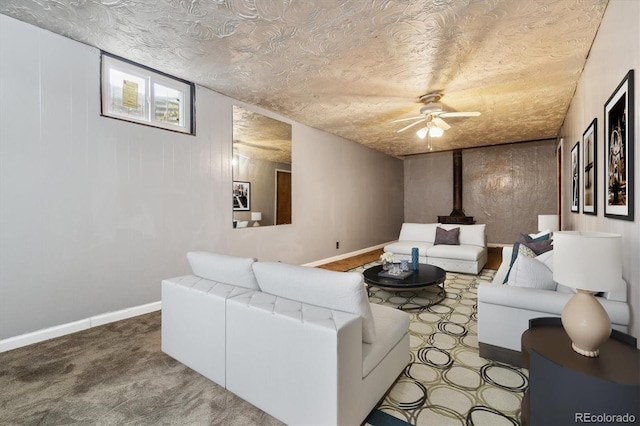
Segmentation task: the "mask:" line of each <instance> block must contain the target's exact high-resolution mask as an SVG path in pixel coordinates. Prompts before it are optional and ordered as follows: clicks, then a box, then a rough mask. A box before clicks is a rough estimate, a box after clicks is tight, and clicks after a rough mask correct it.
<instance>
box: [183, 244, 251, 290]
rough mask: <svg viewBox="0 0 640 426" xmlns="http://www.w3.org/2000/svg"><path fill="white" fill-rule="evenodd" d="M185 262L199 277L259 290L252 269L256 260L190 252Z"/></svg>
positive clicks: (203, 252)
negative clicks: (187, 262)
mask: <svg viewBox="0 0 640 426" xmlns="http://www.w3.org/2000/svg"><path fill="white" fill-rule="evenodd" d="M187 260H188V261H189V264H190V265H191V269H192V270H193V274H194V275H197V276H199V277H202V278H206V279H208V280H211V281H217V282H220V283H225V284H231V285H236V286H239V287H244V288H249V289H252V290H258V289H259V288H260V287H258V282H257V281H256V277H255V275H254V273H253V268H252V265H253V263H254V262H255V261H256V259H253V258H249V257H236V256H227V255H223V254H216V253H209V252H205V251H190V252H188V253H187Z"/></svg>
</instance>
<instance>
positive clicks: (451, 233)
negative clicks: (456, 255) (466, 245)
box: [433, 226, 460, 246]
mask: <svg viewBox="0 0 640 426" xmlns="http://www.w3.org/2000/svg"><path fill="white" fill-rule="evenodd" d="M438 244H446V245H450V246H459V245H460V228H453V229H450V230H448V231H447V230H446V229H444V228H441V227H439V226H438V227H437V228H436V240H435V241H434V242H433V245H434V246H437V245H438Z"/></svg>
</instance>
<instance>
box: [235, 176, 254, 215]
mask: <svg viewBox="0 0 640 426" xmlns="http://www.w3.org/2000/svg"><path fill="white" fill-rule="evenodd" d="M233 210H236V211H249V210H251V182H243V181H239V180H234V181H233Z"/></svg>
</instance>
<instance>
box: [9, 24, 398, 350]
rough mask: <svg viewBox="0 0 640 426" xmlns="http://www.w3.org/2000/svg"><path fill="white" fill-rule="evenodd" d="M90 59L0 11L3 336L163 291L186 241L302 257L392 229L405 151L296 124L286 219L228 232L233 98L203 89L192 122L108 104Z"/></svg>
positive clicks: (76, 46) (140, 301)
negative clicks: (152, 118)
mask: <svg viewBox="0 0 640 426" xmlns="http://www.w3.org/2000/svg"><path fill="white" fill-rule="evenodd" d="M99 64H100V58H99V51H98V50H97V49H94V48H92V47H89V46H86V45H82V44H80V43H77V42H74V41H71V40H69V39H66V38H64V37H60V36H58V35H54V34H53V33H50V32H47V31H44V30H40V29H38V28H36V27H33V26H30V25H28V24H24V23H22V22H19V21H16V20H14V19H12V18H8V17H6V16H4V15H0V342H1V341H2V340H3V339H8V338H13V337H15V336H20V335H23V334H24V333H29V332H34V331H37V330H41V329H44V328H47V327H54V326H59V325H63V324H68V323H72V322H74V321H80V320H83V319H86V318H89V317H94V316H96V315H101V314H104V313H108V312H112V311H120V310H123V309H127V308H130V307H135V306H140V305H145V304H149V303H153V302H157V301H159V300H160V281H161V279H162V278H166V277H171V276H176V275H180V274H184V273H188V272H189V268H188V265H187V262H186V257H185V253H186V252H187V251H189V250H210V251H218V252H222V253H227V254H235V255H242V256H253V257H257V258H259V259H260V260H281V261H285V262H290V263H305V262H311V261H314V260H318V259H322V258H327V257H331V256H335V255H339V254H342V253H347V252H349V251H353V250H358V249H362V248H364V247H368V246H373V245H377V244H380V243H383V242H386V241H389V240H392V239H395V238H396V237H397V234H398V231H399V228H400V224H401V222H402V217H403V210H402V198H403V193H402V161H400V160H398V159H395V158H391V157H388V156H385V155H383V154H381V153H378V152H375V151H372V150H369V149H367V148H364V147H362V146H360V145H357V144H354V143H352V142H349V141H346V140H344V139H341V138H338V137H335V136H332V135H328V134H326V133H323V132H320V131H318V130H315V129H311V128H308V127H306V126H303V125H301V124H299V123H294V122H292V125H293V162H294V164H293V221H294V223H293V224H292V225H287V226H278V227H261V228H256V229H242V230H233V229H232V208H231V164H230V161H231V135H232V132H231V127H232V111H231V106H232V105H233V104H234V103H237V104H239V105H242V103H239V102H235V101H233V100H232V99H229V98H227V97H225V96H222V95H220V94H218V93H215V92H213V91H211V90H208V89H205V88H202V87H197V90H196V114H197V117H196V120H197V123H196V132H197V135H196V136H190V135H184V134H180V133H174V132H169V131H165V130H160V129H155V128H152V127H148V126H143V125H139V124H132V123H127V122H124V121H120V120H115V119H111V118H105V117H101V116H100V100H99V89H100V88H99ZM245 106H246V105H245ZM254 109H255V110H256V111H258V112H261V113H263V114H265V115H270V116H272V117H274V118H278V119H281V120H284V121H288V120H287V119H286V118H283V117H279V116H277V115H274V114H272V113H270V112H269V111H264V110H261V109H259V108H254ZM289 122H290V121H289ZM380 200H384V202H381V201H380ZM336 241H340V243H341V245H340V247H341V249H340V250H336V249H335V242H336Z"/></svg>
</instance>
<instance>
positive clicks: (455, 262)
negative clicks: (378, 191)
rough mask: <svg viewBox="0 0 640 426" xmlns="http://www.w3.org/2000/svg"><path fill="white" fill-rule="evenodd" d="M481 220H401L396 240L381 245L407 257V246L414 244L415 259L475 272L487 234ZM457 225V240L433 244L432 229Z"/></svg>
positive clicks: (484, 252) (483, 253)
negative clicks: (452, 222)
mask: <svg viewBox="0 0 640 426" xmlns="http://www.w3.org/2000/svg"><path fill="white" fill-rule="evenodd" d="M485 226H486V225H484V224H480V225H443V224H441V223H403V224H402V229H401V230H400V236H399V238H398V241H395V242H393V243H391V244H388V245H386V246H385V247H384V251H385V252H386V253H393V254H394V256H395V257H396V258H397V259H399V260H402V259H409V261H411V249H412V248H413V247H417V248H418V253H419V257H418V261H419V262H420V263H428V264H430V265H435V266H439V267H440V268H442V269H444V270H445V271H450V272H462V273H467V274H475V275H477V274H478V273H479V272H480V271H481V270H482V268H483V267H484V265H485V264H486V263H487V238H486V235H485ZM438 227H440V228H443V229H445V230H447V231H450V230H452V229H454V228H460V234H459V244H458V245H448V244H435V242H436V229H437V228H438Z"/></svg>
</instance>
